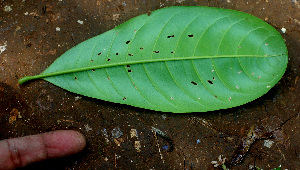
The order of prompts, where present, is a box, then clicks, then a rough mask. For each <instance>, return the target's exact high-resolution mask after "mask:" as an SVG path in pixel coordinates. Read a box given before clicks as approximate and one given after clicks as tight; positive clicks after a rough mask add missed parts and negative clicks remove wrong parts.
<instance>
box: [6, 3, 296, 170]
mask: <svg viewBox="0 0 300 170" xmlns="http://www.w3.org/2000/svg"><path fill="white" fill-rule="evenodd" d="M6 5H8V6H10V7H11V9H12V10H11V11H9V12H5V11H4V8H5V6H6ZM174 5H199V6H213V7H220V8H227V9H235V10H239V11H243V12H247V13H250V14H252V15H254V16H257V17H259V18H261V19H263V20H265V21H266V22H268V23H269V24H271V25H272V26H274V27H275V28H276V29H277V30H278V31H279V32H280V30H281V28H283V27H284V28H286V30H287V31H286V33H284V34H283V33H282V36H283V38H284V39H285V40H286V44H287V47H288V50H289V64H288V68H287V71H286V73H285V75H284V77H283V78H282V79H281V81H280V82H279V83H278V84H277V85H276V86H275V87H274V88H272V89H271V90H270V91H269V92H268V93H267V94H266V95H264V96H262V97H261V98H259V99H257V100H255V101H253V102H251V103H248V104H246V105H243V106H240V107H236V108H232V109H227V110H221V111H214V112H208V113H195V114H168V113H160V112H154V111H149V110H144V109H137V108H133V107H129V106H124V105H119V104H113V103H109V102H105V101H101V100H95V99H91V98H87V97H82V96H78V95H76V94H73V93H69V92H67V91H65V90H62V89H60V88H58V87H56V86H53V85H51V84H50V83H48V82H46V81H42V80H38V81H34V82H31V83H29V84H27V85H25V86H19V85H18V84H17V80H18V79H19V78H21V77H23V76H26V75H36V74H39V73H41V72H42V71H43V70H44V69H45V68H47V66H49V65H50V64H51V63H52V62H53V61H54V60H55V59H56V58H58V57H59V56H60V55H61V54H63V53H64V52H65V51H67V50H68V49H70V48H71V47H73V46H75V45H76V44H78V43H80V42H82V41H84V40H86V39H88V38H91V37H93V36H96V35H98V34H101V33H103V32H105V31H107V30H110V29H112V28H114V27H115V26H116V25H118V24H120V23H123V22H125V21H126V20H128V19H130V18H133V17H135V16H137V15H140V14H143V13H148V12H151V11H153V10H156V9H159V8H163V7H167V6H174ZM78 20H81V21H83V24H79V23H78V22H77V21H78ZM57 27H59V28H60V31H56V28H57ZM5 44H6V50H5V51H3V52H2V53H1V54H0V63H1V64H0V131H1V133H0V139H5V138H12V137H18V136H25V135H30V134H36V133H40V132H47V131H51V130H58V129H75V130H78V131H80V132H82V133H83V134H84V136H85V137H86V139H87V147H86V148H85V150H84V151H83V152H81V153H80V154H77V155H74V156H70V157H66V158H61V159H54V160H49V161H45V162H41V163H36V164H33V165H31V166H30V167H28V169H114V168H115V169H213V168H214V167H213V165H212V164H211V161H213V160H217V158H218V157H219V155H223V157H226V158H228V159H229V158H230V157H231V156H232V155H233V153H234V151H235V150H236V148H237V146H238V145H239V143H240V142H241V139H242V138H243V137H244V136H245V135H246V132H247V130H248V129H249V128H250V127H251V126H253V125H258V126H263V127H264V128H265V129H266V130H272V129H276V128H277V129H278V130H276V132H275V134H274V137H273V138H272V139H270V141H273V142H274V143H273V145H272V146H271V147H270V148H268V147H266V146H264V143H265V141H264V140H260V141H258V142H256V143H254V145H253V146H252V147H251V148H250V150H249V152H248V154H247V155H246V157H245V159H244V161H243V162H242V163H241V164H239V165H237V166H234V167H233V168H232V169H248V168H249V167H251V166H256V167H260V168H263V169H271V168H276V167H279V166H280V165H281V166H282V167H283V168H288V169H300V163H299V162H300V161H299V158H300V147H299V146H300V142H299V141H300V135H299V126H300V125H299V110H300V105H299V92H300V82H299V80H298V78H299V70H300V68H299V66H300V56H299V54H300V2H299V1H297V0H289V1H284V0H281V1H279V0H278V1H268V0H253V1H250V0H249V1H247V0H231V1H230V0H226V1H225V0H202V1H200V0H193V1H192V0H191V1H189V0H151V1H145V0H143V1H142V0H141V1H137V0H123V1H120V0H41V1H38V0H26V1H25V0H24V1H20V0H6V1H1V2H0V46H3V45H5ZM18 112H20V116H21V117H20V118H16V120H15V121H13V122H9V118H10V117H11V114H13V113H17V114H18ZM151 127H155V128H157V129H160V130H161V131H163V132H165V133H166V134H167V135H168V136H169V137H170V139H171V140H172V143H173V144H174V149H173V150H172V151H171V150H166V149H165V147H167V146H169V147H170V143H169V142H168V140H166V139H165V138H163V137H161V136H159V135H156V134H155V133H154V132H153V130H152V129H151ZM279 127H280V128H279ZM118 128H119V130H120V131H121V132H122V133H123V135H122V136H120V137H119V138H118V139H115V140H114V139H113V135H112V131H113V129H118ZM132 129H133V130H132ZM135 130H136V132H137V137H131V136H130V132H134V131H135ZM136 141H138V142H136ZM197 141H198V142H197ZM118 143H120V146H118V145H117V144H118ZM137 144H140V145H141V148H140V151H138V148H137V146H138V145H137Z"/></svg>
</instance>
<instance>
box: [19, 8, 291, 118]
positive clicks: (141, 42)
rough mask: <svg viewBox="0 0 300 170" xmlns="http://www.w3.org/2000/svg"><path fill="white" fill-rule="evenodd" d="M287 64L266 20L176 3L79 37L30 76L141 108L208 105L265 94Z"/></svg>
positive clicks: (281, 44)
mask: <svg viewBox="0 0 300 170" xmlns="http://www.w3.org/2000/svg"><path fill="white" fill-rule="evenodd" d="M286 65H287V50H286V46H285V43H284V41H283V39H282V37H281V35H280V34H279V33H278V32H277V31H276V30H275V29H274V28H273V27H271V26H270V25H268V24H266V23H264V22H263V21H262V20H260V19H258V18H256V17H253V16H251V15H249V14H245V13H242V12H238V11H231V10H225V9H217V8H210V7H170V8H165V9H161V10H157V11H154V12H153V13H152V14H151V15H150V16H147V15H141V16H139V17H136V18H134V19H131V20H129V21H128V22H126V23H124V24H122V25H120V26H118V27H116V28H115V29H113V30H110V31H108V32H106V33H104V34H101V35H99V36H97V37H94V38H92V39H90V40H87V41H85V42H83V43H81V44H79V45H78V46H76V47H74V48H73V49H71V50H69V51H68V52H66V53H65V54H63V55H62V56H61V57H60V58H58V59H57V61H55V62H54V63H53V64H52V65H51V66H50V67H49V68H47V69H46V70H45V71H44V72H43V73H42V74H41V75H38V76H33V77H31V78H33V79H34V78H43V79H45V80H47V81H49V82H51V83H53V84H56V85H58V86H60V87H62V88H64V89H66V90H69V91H72V92H75V93H78V94H82V95H86V96H89V97H93V98H98V99H102V100H106V101H111V102H115V103H121V104H128V105H132V106H135V107H141V108H147V109H151V110H157V111H166V112H176V113H177V112H204V111H211V110H218V109H225V108H229V107H235V106H238V105H241V104H245V103H247V102H250V101H252V100H254V99H256V98H258V97H260V96H261V95H263V94H264V93H266V92H267V91H268V90H269V89H270V87H272V86H274V85H275V84H276V83H277V82H278V81H279V80H280V78H281V76H282V75H283V73H284V71H285V69H286ZM27 80H28V77H26V78H24V79H21V80H20V81H19V82H20V83H23V81H27ZM254 90H255V91H256V92H255V93H254V94H253V93H252V92H253V91H254Z"/></svg>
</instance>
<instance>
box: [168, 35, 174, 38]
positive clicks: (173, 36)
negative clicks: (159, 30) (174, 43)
mask: <svg viewBox="0 0 300 170" xmlns="http://www.w3.org/2000/svg"><path fill="white" fill-rule="evenodd" d="M171 37H175V35H169V36H167V38H171Z"/></svg>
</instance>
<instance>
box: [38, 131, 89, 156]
mask: <svg viewBox="0 0 300 170" xmlns="http://www.w3.org/2000/svg"><path fill="white" fill-rule="evenodd" d="M43 138H44V141H45V146H46V150H47V154H48V157H49V158H56V157H63V156H68V155H72V154H75V153H78V152H80V151H82V150H83V149H84V147H85V146H86V140H85V138H84V136H83V135H82V134H81V133H79V132H78V131H74V130H58V131H53V132H48V133H44V134H43Z"/></svg>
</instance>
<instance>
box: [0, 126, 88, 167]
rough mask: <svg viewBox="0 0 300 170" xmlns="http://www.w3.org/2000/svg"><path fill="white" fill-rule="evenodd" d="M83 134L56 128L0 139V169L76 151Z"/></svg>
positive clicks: (82, 144) (22, 165) (80, 144)
mask: <svg viewBox="0 0 300 170" xmlns="http://www.w3.org/2000/svg"><path fill="white" fill-rule="evenodd" d="M85 145H86V141H85V138H84V136H83V135H82V134H81V133H79V132H77V131H73V130H58V131H52V132H48V133H42V134H37V135H31V136H25V137H20V138H12V139H5V140H2V141H0V169H16V168H20V167H25V166H27V165H29V164H32V163H34V162H38V161H43V160H46V159H52V158H58V157H63V156H68V155H72V154H75V153H78V152H80V151H82V150H83V149H84V147H85Z"/></svg>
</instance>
